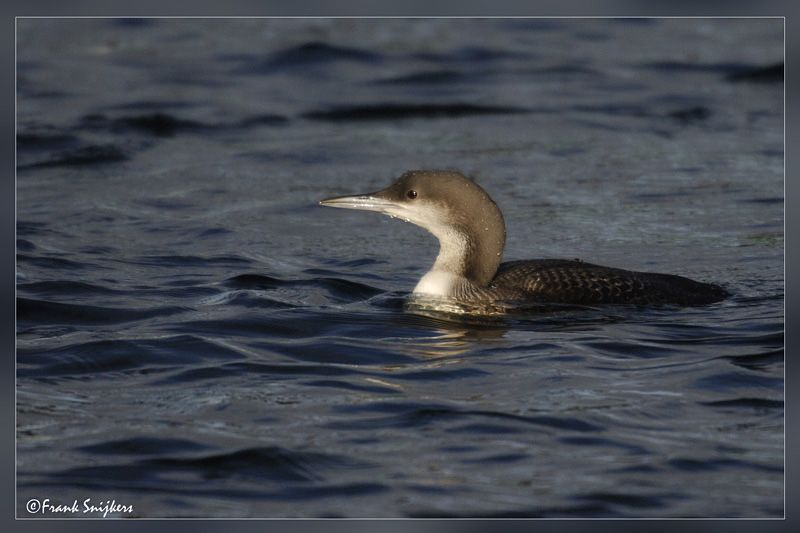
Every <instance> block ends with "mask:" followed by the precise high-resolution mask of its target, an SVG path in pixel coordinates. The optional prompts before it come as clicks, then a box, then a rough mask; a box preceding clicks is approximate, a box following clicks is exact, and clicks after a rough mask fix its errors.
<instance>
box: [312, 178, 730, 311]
mask: <svg viewBox="0 0 800 533" xmlns="http://www.w3.org/2000/svg"><path fill="white" fill-rule="evenodd" d="M319 204H320V205H323V206H327V207H338V208H344V209H357V210H362V211H375V212H378V213H382V214H385V215H389V216H390V217H393V218H398V219H401V220H403V221H405V222H409V223H411V224H415V225H417V226H420V227H422V228H424V229H426V230H427V231H428V232H430V233H431V234H433V235H434V236H435V237H436V238H437V239H438V240H439V253H438V255H437V256H436V260H435V261H434V263H433V266H432V267H431V268H430V270H428V272H427V273H425V275H423V276H422V278H421V279H420V280H419V282H418V283H417V285H416V287H414V291H413V296H414V297H421V298H445V299H450V300H453V301H456V302H462V303H464V304H468V305H469V304H472V305H475V304H478V305H482V304H504V305H507V304H509V303H510V304H515V305H526V304H534V305H536V304H539V305H541V304H556V305H560V304H564V305H587V306H594V305H603V304H633V305H644V306H651V305H677V306H699V305H707V304H711V303H715V302H718V301H721V300H723V299H725V298H726V297H727V296H728V295H729V294H728V292H727V291H726V290H725V289H724V288H722V287H721V286H719V285H716V284H713V283H704V282H699V281H694V280H691V279H689V278H685V277H682V276H677V275H673V274H659V273H654V272H637V271H632V270H624V269H621V268H614V267H607V266H601V265H596V264H592V263H589V262H585V261H582V260H579V259H528V260H518V261H509V262H501V261H502V255H503V249H504V247H505V242H506V226H505V222H504V220H503V214H502V212H501V211H500V209H499V208H498V206H497V204H496V203H495V202H494V200H492V198H491V197H490V196H489V194H488V193H487V192H486V191H485V190H484V189H483V188H481V187H480V186H479V185H478V184H477V183H475V182H474V181H473V180H471V179H469V178H467V177H466V176H464V175H463V174H462V173H460V172H458V171H454V170H411V171H408V172H405V173H404V174H402V175H401V176H400V177H399V178H397V179H396V180H395V181H394V183H392V184H391V185H390V186H388V187H386V188H385V189H383V190H380V191H377V192H373V193H367V194H358V195H352V196H338V197H333V198H327V199H324V200H321V201H320V202H319Z"/></svg>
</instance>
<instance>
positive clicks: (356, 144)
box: [17, 19, 784, 517]
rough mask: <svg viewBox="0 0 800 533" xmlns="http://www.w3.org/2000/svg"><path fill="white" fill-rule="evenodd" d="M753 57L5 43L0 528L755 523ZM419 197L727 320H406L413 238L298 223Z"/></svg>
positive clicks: (507, 28) (308, 40) (374, 40)
mask: <svg viewBox="0 0 800 533" xmlns="http://www.w3.org/2000/svg"><path fill="white" fill-rule="evenodd" d="M782 32H783V28H782V21H781V20H777V19H776V20H770V19H759V20H746V19H726V20H711V19H671V20H636V19H633V20H623V21H620V20H588V19H573V20H559V19H509V20H503V19H494V20H469V19H461V20H447V19H437V20H407V19H394V20H379V19H378V20H376V19H360V20H348V19H337V20H329V19H298V20H292V19H279V20H248V19H227V20H204V19H192V20H177V19H159V20H108V19H93V20H77V19H73V20H57V19H22V20H20V21H19V22H18V34H17V37H18V65H17V68H18V100H17V104H18V135H17V155H18V166H17V169H18V174H17V237H18V239H17V254H18V255H17V368H18V371H17V483H18V502H17V508H18V516H21V517H27V516H31V515H30V514H29V513H28V512H27V511H26V509H25V503H26V501H28V500H29V499H30V498H39V499H43V498H50V499H51V500H52V501H54V502H63V503H72V501H73V500H74V499H78V500H79V501H82V500H84V499H86V498H92V499H93V500H97V501H100V500H109V499H112V498H113V499H115V500H116V501H117V502H121V503H124V504H130V505H133V506H134V511H133V512H132V513H130V514H121V515H120V516H131V515H133V516H142V517H165V516H196V517H205V516H216V517H245V516H247V517H283V516H304V517H316V516H347V517H385V516H397V517H401V516H437V517H439V516H443V517H446V516H531V517H536V516H567V517H575V516H591V517H596V516H599V517H614V516H628V517H631V516H670V517H677V516H713V517H719V516H759V517H761V516H782V514H783V481H784V477H783V457H784V455H783V453H784V448H783V429H784V412H783V386H784V381H783V368H784V367H783V324H784V319H783V235H784V234H783V83H782V80H783V70H782V66H780V63H781V61H782V57H783V52H782V46H783V33H782ZM442 167H446V168H457V169H460V170H462V171H463V172H465V173H468V174H469V175H471V176H473V177H474V178H475V179H476V180H477V181H478V182H479V183H480V184H481V185H482V186H483V187H484V188H485V189H486V190H487V191H488V192H489V193H490V194H491V195H492V196H493V197H494V199H495V200H496V201H497V203H498V204H499V205H500V207H501V208H502V209H503V211H504V214H505V218H506V222H507V225H508V235H509V241H508V245H507V248H506V252H505V258H506V259H507V260H511V259H525V258H534V257H563V258H573V257H578V258H581V259H584V260H590V261H592V262H596V263H600V264H606V265H609V266H616V267H623V268H629V269H636V270H650V271H656V272H668V273H674V274H681V275H684V276H688V277H691V278H694V279H698V280H704V281H715V282H718V283H720V284H722V285H724V286H725V287H726V288H727V289H728V290H729V291H730V292H731V293H732V294H733V296H732V297H731V298H729V299H727V300H725V301H723V302H720V303H717V304H714V305H710V306H706V307H697V308H686V309H681V308H655V309H642V308H627V307H607V308H596V309H585V310H564V311H551V312H547V313H539V314H531V315H525V316H514V317H508V318H507V319H506V320H503V321H500V322H496V321H495V322H481V321H468V322H458V321H451V320H446V319H445V318H446V317H436V316H433V317H429V316H419V315H415V314H411V313H408V312H406V311H404V301H405V298H406V297H407V295H408V292H409V291H410V290H411V289H412V288H413V286H414V284H415V283H416V281H417V279H418V278H419V277H420V276H421V274H422V273H424V271H425V270H426V268H427V267H428V266H429V265H430V264H431V262H432V260H433V257H434V256H435V254H436V243H435V241H434V239H433V238H432V237H431V236H430V235H427V234H426V233H424V232H423V231H422V230H420V229H418V228H416V227H413V226H410V225H406V224H404V223H402V222H399V221H396V220H389V219H388V218H384V217H380V216H378V215H376V214H374V213H359V212H349V211H342V210H333V209H324V208H321V207H319V206H317V205H316V202H317V201H318V200H319V199H321V198H325V197H329V196H334V195H339V194H350V193H357V192H366V191H371V190H375V189H378V188H381V187H383V186H385V185H387V184H388V183H389V182H390V181H391V180H392V179H393V178H394V177H396V176H398V175H399V174H400V173H402V172H403V171H405V170H408V169H412V168H442Z"/></svg>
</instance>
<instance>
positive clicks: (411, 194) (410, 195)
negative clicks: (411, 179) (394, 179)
mask: <svg viewBox="0 0 800 533" xmlns="http://www.w3.org/2000/svg"><path fill="white" fill-rule="evenodd" d="M406 196H408V197H409V198H411V199H412V200H413V199H414V198H416V197H417V191H415V190H414V189H411V190H410V191H408V192H407V193H406Z"/></svg>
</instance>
